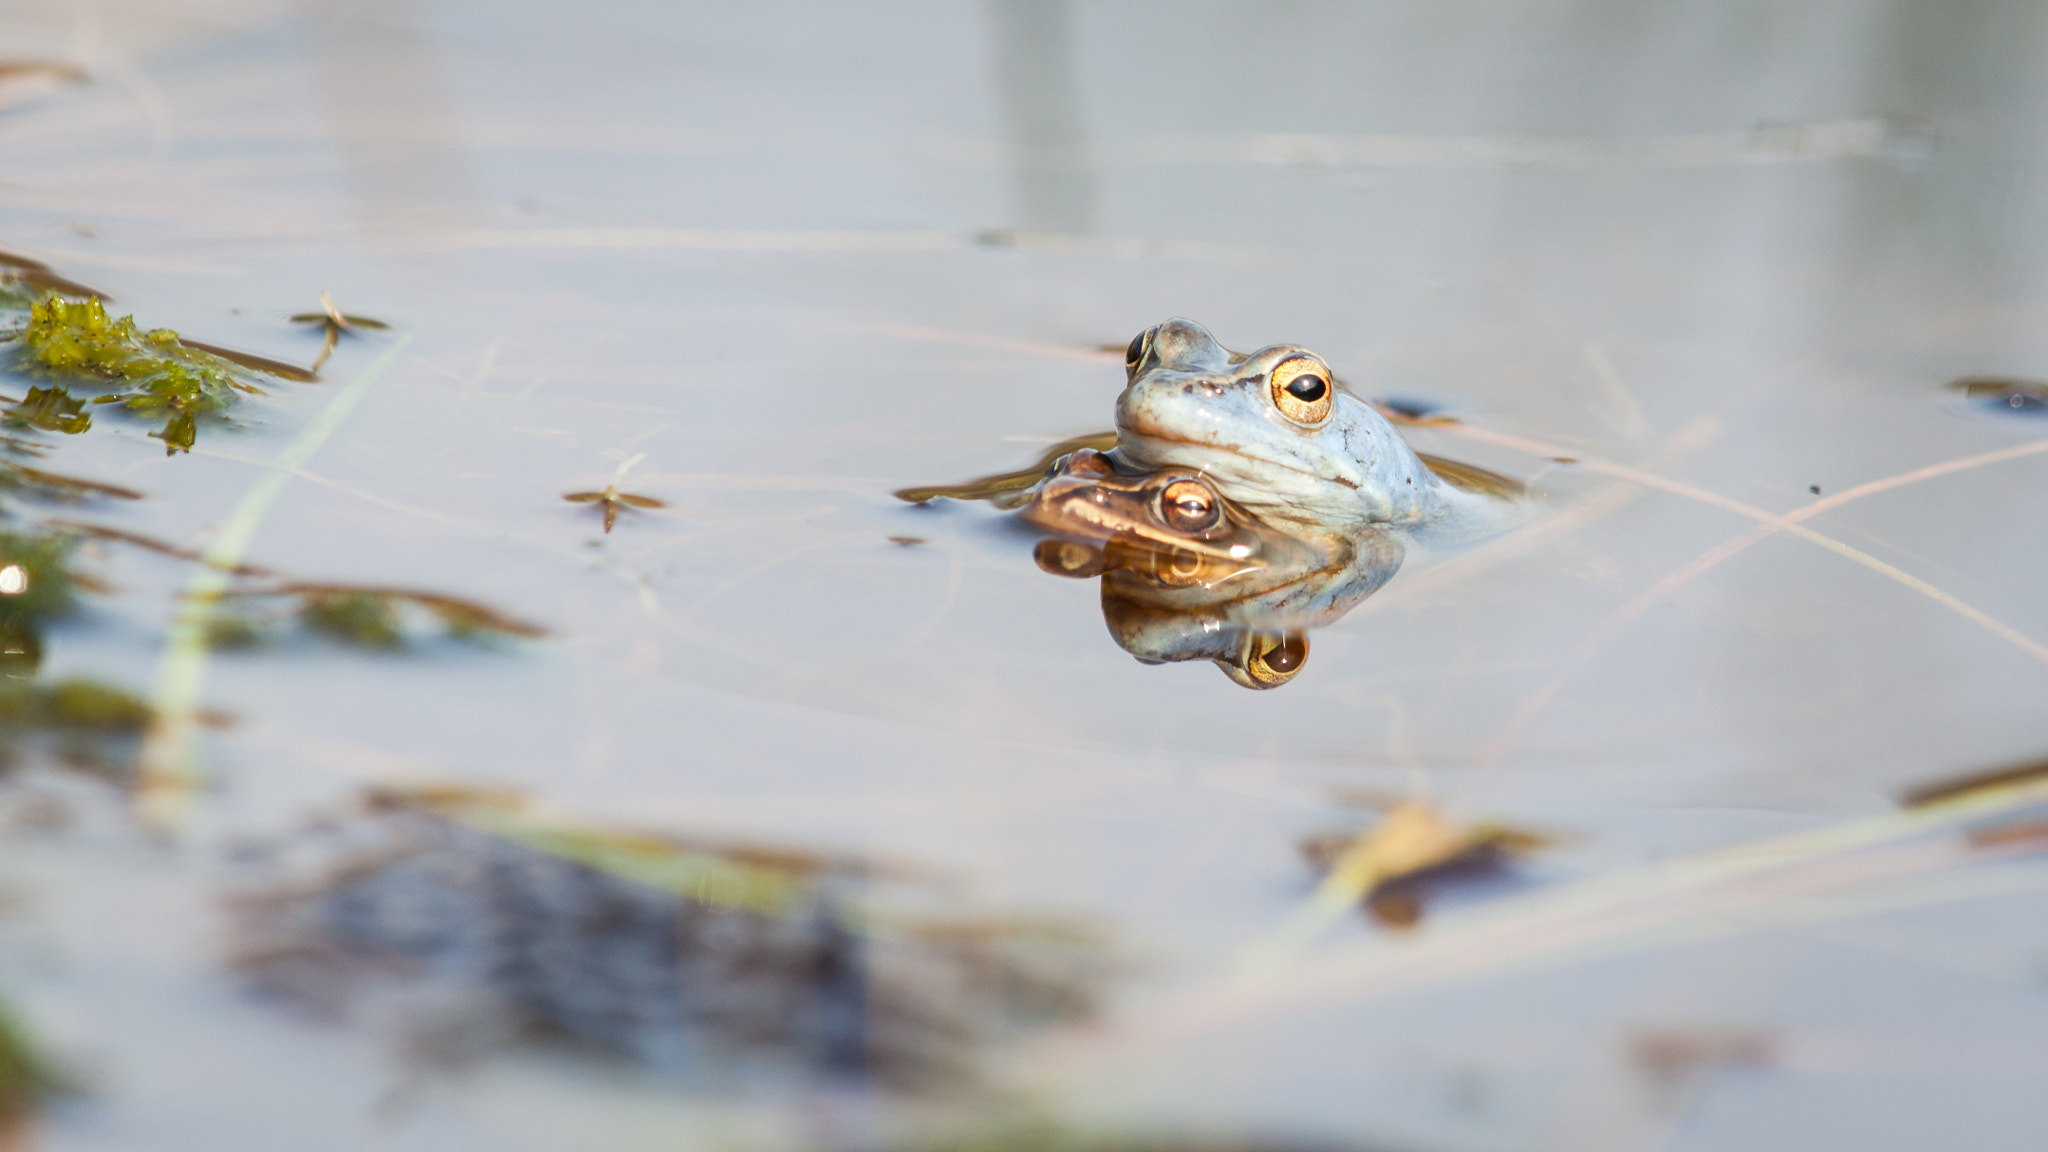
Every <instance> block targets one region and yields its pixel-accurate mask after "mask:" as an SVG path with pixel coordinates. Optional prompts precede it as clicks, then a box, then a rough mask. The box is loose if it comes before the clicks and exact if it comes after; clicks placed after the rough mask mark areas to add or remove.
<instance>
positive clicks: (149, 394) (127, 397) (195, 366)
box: [20, 294, 262, 454]
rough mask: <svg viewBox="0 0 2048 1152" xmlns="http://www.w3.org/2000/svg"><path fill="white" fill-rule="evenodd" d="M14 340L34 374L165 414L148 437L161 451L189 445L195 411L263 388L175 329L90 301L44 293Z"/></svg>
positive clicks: (220, 407) (102, 399)
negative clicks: (143, 325)
mask: <svg viewBox="0 0 2048 1152" xmlns="http://www.w3.org/2000/svg"><path fill="white" fill-rule="evenodd" d="M20 343H21V346H22V350H23V352H24V353H25V355H26V358H27V360H28V367H29V369H30V370H31V371H33V372H36V373H37V374H39V375H43V376H46V377H55V378H63V379H70V380H75V381H79V382H83V383H90V384H95V385H99V386H102V387H110V388H113V389H115V390H114V391H112V392H109V393H108V394H106V395H103V396H99V397H96V398H94V400H93V403H95V404H119V405H121V406H123V407H125V408H127V409H129V410H130V411H133V412H136V413H139V414H143V415H149V416H162V417H164V419H165V424H164V427H163V429H162V430H161V431H159V432H154V433H151V435H153V436H156V437H157V438H159V439H161V440H163V441H164V451H165V452H166V453H167V454H169V453H176V452H179V451H190V450H191V447H192V443H193V440H194V438H195V437H196V436H197V427H198V424H197V420H198V417H200V416H203V415H218V414H220V413H222V412H224V411H225V410H226V409H227V408H228V407H229V405H231V404H232V403H233V402H234V400H235V399H236V397H237V394H238V393H244V392H248V393H260V392H261V391H262V389H260V388H258V387H256V385H254V384H252V383H250V382H248V381H247V380H244V379H242V378H241V377H240V376H238V375H236V373H235V366H234V365H233V364H231V363H229V362H228V361H226V360H223V359H221V358H220V357H218V356H215V355H213V354H212V353H210V352H202V351H198V350H195V349H193V348H191V347H188V346H187V345H186V344H184V343H183V342H182V341H180V340H179V339H178V334H177V333H176V332H173V331H171V330H170V329H168V328H157V329H152V330H150V331H147V332H144V331H141V330H139V329H138V328H136V326H135V318H134V317H132V316H124V317H122V318H120V319H118V320H116V319H113V318H112V317H109V316H108V315H107V312H106V309H105V307H103V306H102V305H101V303H100V301H98V300H96V299H92V300H66V299H64V298H63V297H61V296H57V295H55V294H52V295H49V296H46V297H44V298H43V299H42V300H41V301H39V302H37V303H36V305H35V306H34V308H33V309H32V310H31V311H30V313H29V323H28V327H27V328H25V329H23V330H22V333H21V336H20Z"/></svg>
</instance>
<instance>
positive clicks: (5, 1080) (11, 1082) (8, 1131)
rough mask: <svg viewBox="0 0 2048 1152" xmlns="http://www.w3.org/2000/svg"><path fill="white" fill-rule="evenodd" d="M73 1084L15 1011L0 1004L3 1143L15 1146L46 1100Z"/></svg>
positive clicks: (0, 1135) (0, 1139)
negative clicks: (46, 1053) (30, 1033)
mask: <svg viewBox="0 0 2048 1152" xmlns="http://www.w3.org/2000/svg"><path fill="white" fill-rule="evenodd" d="M69 1087H70V1086H69V1084H68V1083H67V1078H66V1077H65V1076H64V1075H63V1074H62V1073H61V1072H60V1071H59V1070H58V1069H57V1066H56V1065H55V1064H53V1063H52V1062H51V1061H50V1060H49V1059H48V1058H47V1057H45V1056H44V1055H43V1054H42V1053H41V1052H40V1051H38V1049H37V1047H36V1045H35V1043H34V1041H32V1040H31V1039H30V1038H29V1035H28V1031H27V1029H25V1028H23V1027H22V1026H21V1022H20V1021H19V1020H17V1019H16V1018H15V1016H14V1013H12V1012H10V1011H8V1010H6V1009H5V1008H0V1143H4V1144H5V1145H6V1146H8V1147H13V1146H14V1144H13V1143H12V1141H13V1140H14V1139H16V1138H19V1135H20V1133H21V1131H22V1129H23V1128H24V1127H25V1126H26V1125H27V1124H28V1122H29V1120H30V1119H31V1118H32V1117H34V1115H35V1114H36V1113H37V1112H39V1111H41V1109H42V1106H43V1104H44V1102H46V1101H47V1100H48V1099H49V1098H50V1097H52V1096H55V1095H58V1094H60V1093H62V1092H64V1091H66V1090H67V1089H68V1088H69Z"/></svg>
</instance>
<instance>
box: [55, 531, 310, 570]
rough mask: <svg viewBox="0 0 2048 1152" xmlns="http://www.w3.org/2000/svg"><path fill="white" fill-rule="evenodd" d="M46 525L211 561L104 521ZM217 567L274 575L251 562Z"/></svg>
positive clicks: (164, 553) (198, 561) (181, 557)
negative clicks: (105, 523)
mask: <svg viewBox="0 0 2048 1152" xmlns="http://www.w3.org/2000/svg"><path fill="white" fill-rule="evenodd" d="M49 525H50V527H52V528H57V529H61V530H62V531H65V532H75V533H77V534H78V535H80V536H89V537H91V538H93V539H95V540H109V541H112V542H114V543H117V544H132V545H134V546H135V547H137V548H141V549H143V550H145V551H149V552H155V553H157V554H158V555H160V556H169V557H171V558H172V559H174V560H186V561H190V562H192V563H194V564H210V563H211V562H210V561H209V560H207V558H206V556H205V555H204V554H203V553H200V552H197V551H194V550H193V549H190V548H184V547H180V546H179V545H176V544H172V543H170V542H169V541H165V540H158V539H156V538H155V537H152V536H144V535H143V534H141V533H140V532H129V531H127V530H125V529H121V528H109V527H107V526H106V525H104V524H88V523H86V522H85V521H82V520H51V521H49ZM221 570H222V571H224V572H230V573H232V574H234V575H236V576H258V577H262V576H274V575H276V573H275V572H272V571H271V570H270V569H268V568H258V567H256V566H255V565H253V564H233V565H227V566H223V567H222V569H221Z"/></svg>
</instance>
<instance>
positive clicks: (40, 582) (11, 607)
mask: <svg viewBox="0 0 2048 1152" xmlns="http://www.w3.org/2000/svg"><path fill="white" fill-rule="evenodd" d="M77 548H78V539H77V538H76V537H74V536H70V535H66V534H64V533H57V532H0V622H4V621H19V622H22V623H25V624H30V625H33V624H35V623H39V622H41V621H43V620H48V619H52V618H54V617H58V616H63V615H65V614H66V613H69V612H70V611H72V610H73V609H74V608H76V607H77V605H78V599H77V588H78V584H79V580H78V576H77V574H76V573H75V572H73V571H72V570H71V557H72V553H73V552H75V551H76V550H77ZM16 569H18V570H19V571H18V572H15V571H14V570H16ZM10 572H13V573H14V574H12V575H10Z"/></svg>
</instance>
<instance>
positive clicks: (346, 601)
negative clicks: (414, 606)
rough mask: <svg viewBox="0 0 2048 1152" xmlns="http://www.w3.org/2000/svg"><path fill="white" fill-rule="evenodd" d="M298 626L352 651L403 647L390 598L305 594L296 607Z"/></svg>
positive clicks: (366, 594) (402, 634)
mask: <svg viewBox="0 0 2048 1152" xmlns="http://www.w3.org/2000/svg"><path fill="white" fill-rule="evenodd" d="M299 623H301V624H303V625H305V627H306V629H307V630H308V631H311V632H317V633H319V634H320V635H322V636H325V637H327V638H328V639H330V640H336V641H339V642H340V643H343V644H346V645H348V646H350V647H351V648H373V649H385V650H391V649H397V648H403V647H405V630H404V628H403V627H402V626H401V625H400V623H399V619H398V612H397V609H396V608H395V607H394V606H393V605H392V603H391V600H390V598H389V597H387V596H378V595H376V594H374V593H371V592H358V591H331V592H330V591H323V592H312V593H308V594H306V596H305V598H304V600H303V601H302V602H301V605H300V607H299Z"/></svg>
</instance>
